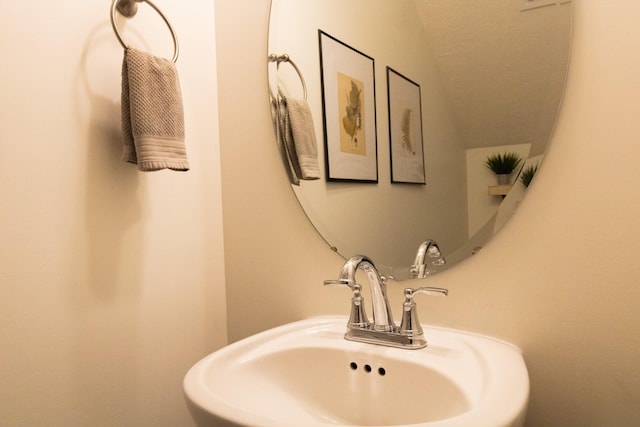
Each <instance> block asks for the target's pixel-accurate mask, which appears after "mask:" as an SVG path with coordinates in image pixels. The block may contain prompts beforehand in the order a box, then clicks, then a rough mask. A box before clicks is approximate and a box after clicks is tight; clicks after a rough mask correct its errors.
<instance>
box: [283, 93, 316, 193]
mask: <svg viewBox="0 0 640 427" xmlns="http://www.w3.org/2000/svg"><path fill="white" fill-rule="evenodd" d="M284 104H285V112H286V113H285V114H286V119H285V121H286V122H287V125H288V126H286V128H288V132H287V135H286V137H287V138H291V139H292V140H293V141H292V142H293V147H292V148H291V151H293V152H294V153H295V154H294V157H295V158H296V160H297V162H294V163H293V166H294V169H295V171H296V174H298V178H300V179H303V180H314V179H319V178H320V167H319V166H318V147H317V144H316V133H315V129H314V127H313V117H312V115H311V109H310V108H309V104H307V101H305V100H302V99H293V98H284ZM296 163H297V164H296Z"/></svg>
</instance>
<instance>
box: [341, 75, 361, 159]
mask: <svg viewBox="0 0 640 427" xmlns="http://www.w3.org/2000/svg"><path fill="white" fill-rule="evenodd" d="M361 93H362V91H361V90H360V88H358V85H357V84H356V82H354V81H353V80H351V91H349V92H348V93H347V106H346V108H345V109H346V113H347V114H346V115H345V116H344V117H343V118H342V126H343V127H344V130H345V131H346V132H347V134H348V135H349V136H350V137H351V142H353V143H354V145H355V146H356V147H357V146H358V138H357V136H356V133H357V132H358V130H359V129H360V128H361V127H362V106H361V104H362V101H361V97H360V95H361Z"/></svg>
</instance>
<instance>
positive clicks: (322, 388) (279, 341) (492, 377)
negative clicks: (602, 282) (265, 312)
mask: <svg viewBox="0 0 640 427" xmlns="http://www.w3.org/2000/svg"><path fill="white" fill-rule="evenodd" d="M346 323H347V318H346V317H342V316H323V317H315V318H311V319H307V320H303V321H300V322H294V323H290V324H287V325H284V326H281V327H278V328H274V329H271V330H268V331H265V332H262V333H260V334H257V335H254V336H252V337H249V338H246V339H244V340H242V341H239V342H237V343H234V344H231V345H229V346H227V347H225V348H223V349H221V350H219V351H217V352H214V353H212V354H210V355H208V356H206V357H205V358H204V359H202V360H201V361H199V362H198V363H196V364H195V365H194V366H193V367H192V368H191V369H190V370H189V372H188V373H187V375H186V377H185V379H184V391H185V396H186V400H187V405H188V406H189V410H190V412H191V414H192V416H193V419H194V420H195V421H196V423H197V424H198V426H216V427H224V426H260V427H289V426H291V427H294V426H295V427H300V426H305V427H319V426H331V425H332V426H414V427H417V426H424V427H470V426H473V427H485V426H486V427H507V426H510V427H516V426H521V425H522V424H523V422H524V416H525V411H526V406H527V403H528V398H529V377H528V374H527V369H526V366H525V364H524V361H523V358H522V355H521V353H520V351H519V350H518V349H517V348H516V347H514V346H512V345H510V344H508V343H505V342H502V341H499V340H496V339H493V338H490V337H486V336H481V335H477V334H472V333H467V332H463V331H457V330H453V329H446V328H436V327H429V326H424V329H425V337H426V338H427V341H428V342H429V345H428V346H427V347H426V348H424V349H420V350H403V349H395V348H391V347H384V346H378V345H372V344H363V343H357V342H352V341H347V340H345V339H344V338H343V335H344V332H345V327H346Z"/></svg>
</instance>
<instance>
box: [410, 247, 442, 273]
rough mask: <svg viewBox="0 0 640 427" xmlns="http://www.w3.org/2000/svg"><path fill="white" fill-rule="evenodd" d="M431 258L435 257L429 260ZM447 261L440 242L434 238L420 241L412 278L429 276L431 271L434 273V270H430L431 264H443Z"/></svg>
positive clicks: (412, 268) (412, 267)
mask: <svg viewBox="0 0 640 427" xmlns="http://www.w3.org/2000/svg"><path fill="white" fill-rule="evenodd" d="M429 258H432V259H433V258H435V259H434V260H433V261H431V262H429ZM446 263H447V261H446V260H445V259H444V257H443V256H442V254H441V252H440V247H439V246H438V244H437V243H436V242H435V241H434V240H431V239H427V240H425V241H424V242H422V243H420V246H419V247H418V253H417V254H416V260H415V261H414V262H413V265H412V266H411V273H410V274H411V278H412V279H423V278H425V277H427V275H429V273H432V271H429V270H428V267H429V265H434V266H441V265H444V264H446Z"/></svg>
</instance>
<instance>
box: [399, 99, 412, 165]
mask: <svg viewBox="0 0 640 427" xmlns="http://www.w3.org/2000/svg"><path fill="white" fill-rule="evenodd" d="M400 131H401V132H402V148H404V149H405V150H406V151H408V152H409V153H411V154H413V155H415V154H416V152H415V151H413V144H412V142H411V108H405V109H404V110H402V122H401V124H400Z"/></svg>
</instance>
